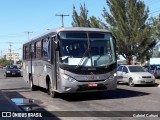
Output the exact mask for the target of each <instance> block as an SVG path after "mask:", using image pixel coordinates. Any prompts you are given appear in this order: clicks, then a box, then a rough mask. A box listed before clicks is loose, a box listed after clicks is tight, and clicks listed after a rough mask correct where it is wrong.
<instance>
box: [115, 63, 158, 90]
mask: <svg viewBox="0 0 160 120" xmlns="http://www.w3.org/2000/svg"><path fill="white" fill-rule="evenodd" d="M117 82H126V83H128V84H129V86H131V87H133V86H134V85H136V84H155V77H154V75H153V74H151V73H149V72H146V71H145V70H144V68H143V67H142V66H139V65H120V66H119V67H118V68H117Z"/></svg>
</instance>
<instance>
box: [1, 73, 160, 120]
mask: <svg viewBox="0 0 160 120" xmlns="http://www.w3.org/2000/svg"><path fill="white" fill-rule="evenodd" d="M0 73H1V74H2V71H1V70H0ZM0 89H1V90H2V91H3V92H4V93H5V95H6V96H8V97H9V98H10V99H12V100H15V98H25V99H24V101H27V102H28V101H29V102H33V103H34V104H35V106H33V108H32V109H33V110H35V111H39V110H43V111H46V112H49V113H52V114H51V115H53V114H54V111H62V112H61V113H58V115H59V114H60V115H59V116H57V117H56V118H55V119H64V120H66V119H67V120H71V119H73V120H75V118H74V117H73V116H69V117H63V115H68V114H69V113H63V112H64V111H73V112H76V111H82V112H81V113H80V115H79V117H76V119H80V120H83V119H87V120H88V119H91V120H97V119H98V120H106V117H104V116H103V114H102V112H101V111H110V112H112V113H108V114H113V116H114V115H118V116H121V115H122V116H123V113H122V114H121V113H118V112H117V113H116V112H114V111H126V112H125V113H124V117H109V118H108V117H107V119H110V120H125V119H135V118H128V117H126V116H125V114H127V113H129V111H160V87H154V86H142V85H141V86H136V87H129V86H128V85H127V84H120V85H118V88H117V90H115V91H108V92H101V93H83V94H63V95H61V94H60V95H59V96H58V97H57V98H51V97H50V96H48V95H47V93H46V91H45V90H44V89H42V88H39V89H38V90H37V91H31V89H30V87H29V85H28V84H27V83H26V82H25V81H24V80H23V77H7V78H3V77H1V78H0ZM84 111H85V112H84ZM86 111H100V112H99V113H97V112H96V113H90V112H86ZM140 113H141V112H140ZM151 113H152V112H151ZM77 114H78V113H77ZM99 114H100V115H101V114H102V117H98V115H99ZM153 114H156V113H155V112H153ZM56 115H57V114H56ZM56 115H55V116H56ZM69 115H70V114H69ZM87 116H89V117H87ZM91 116H94V117H91ZM158 116H159V117H160V113H159V114H158ZM86 117H87V118H86ZM136 119H137V118H136ZM138 119H140V120H141V119H145V120H146V119H147V120H149V119H153V118H148V117H147V118H143V117H141V118H138ZM154 119H157V120H158V119H159V118H154Z"/></svg>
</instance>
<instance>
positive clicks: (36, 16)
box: [0, 0, 160, 56]
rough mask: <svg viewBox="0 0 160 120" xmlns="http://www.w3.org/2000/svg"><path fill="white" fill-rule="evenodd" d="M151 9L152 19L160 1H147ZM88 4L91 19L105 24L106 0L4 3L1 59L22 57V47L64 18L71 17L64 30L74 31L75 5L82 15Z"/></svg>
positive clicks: (1, 4) (17, 0)
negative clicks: (11, 54) (11, 55)
mask: <svg viewBox="0 0 160 120" xmlns="http://www.w3.org/2000/svg"><path fill="white" fill-rule="evenodd" d="M143 1H144V2H145V4H146V6H148V7H149V10H150V16H155V17H157V16H158V14H159V13H160V0H143ZM84 3H85V4H86V7H87V9H88V14H89V16H92V15H94V16H96V17H99V18H101V19H102V20H103V17H102V15H101V14H102V11H103V8H104V7H105V8H106V9H107V10H108V7H107V4H106V0H0V56H2V55H4V54H5V53H7V52H9V49H10V44H11V45H12V46H11V50H12V52H18V53H19V54H20V56H21V55H22V45H23V43H25V42H27V41H28V35H27V32H32V33H30V35H29V38H30V39H33V38H35V37H36V36H39V35H41V34H42V33H45V32H46V31H47V29H54V28H57V27H61V26H62V22H61V17H59V16H56V14H62V13H63V14H67V15H69V16H67V17H64V26H65V27H71V26H72V25H71V23H72V14H73V5H75V7H76V10H77V11H79V9H80V4H84Z"/></svg>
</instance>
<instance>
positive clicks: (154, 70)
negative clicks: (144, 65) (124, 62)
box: [149, 65, 160, 78]
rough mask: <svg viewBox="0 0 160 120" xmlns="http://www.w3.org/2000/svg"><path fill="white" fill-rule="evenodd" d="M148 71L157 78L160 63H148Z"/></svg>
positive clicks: (159, 71)
mask: <svg viewBox="0 0 160 120" xmlns="http://www.w3.org/2000/svg"><path fill="white" fill-rule="evenodd" d="M149 72H150V73H152V74H153V75H154V76H155V78H159V77H160V65H150V66H149Z"/></svg>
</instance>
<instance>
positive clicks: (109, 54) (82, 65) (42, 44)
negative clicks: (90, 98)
mask: <svg viewBox="0 0 160 120" xmlns="http://www.w3.org/2000/svg"><path fill="white" fill-rule="evenodd" d="M116 68H117V60H116V40H115V38H114V37H113V36H112V33H111V32H109V31H107V30H104V29H98V28H83V27H70V28H58V29H54V30H50V31H48V32H47V33H46V34H43V35H41V36H39V37H37V38H35V39H32V40H30V41H28V42H26V43H25V44H23V78H24V80H25V81H26V82H27V83H29V84H30V86H31V88H32V90H35V89H36V87H37V86H39V87H42V88H45V89H46V90H47V93H48V94H49V95H50V96H51V97H55V95H56V94H57V93H78V92H96V91H107V90H115V89H116V88H117V74H116V70H117V69H116Z"/></svg>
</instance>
